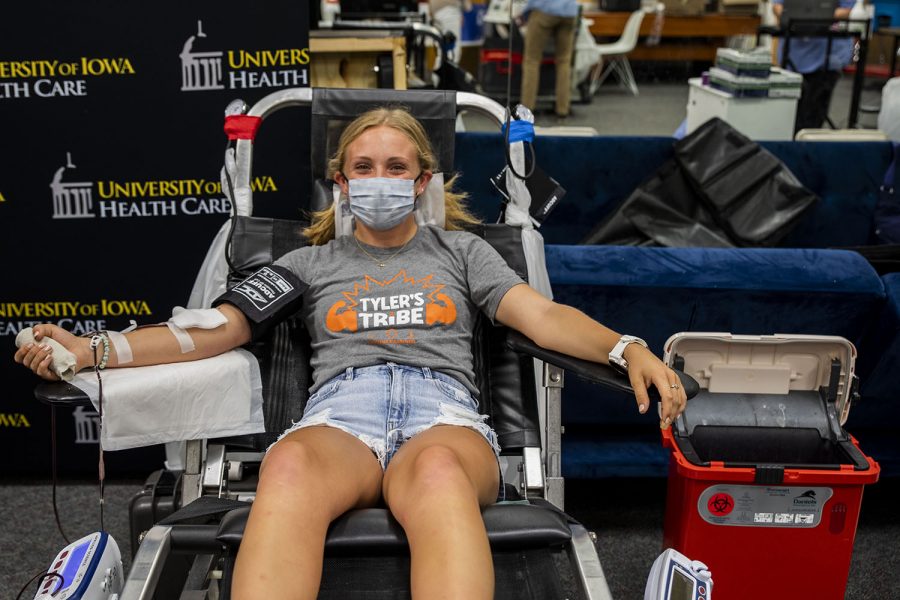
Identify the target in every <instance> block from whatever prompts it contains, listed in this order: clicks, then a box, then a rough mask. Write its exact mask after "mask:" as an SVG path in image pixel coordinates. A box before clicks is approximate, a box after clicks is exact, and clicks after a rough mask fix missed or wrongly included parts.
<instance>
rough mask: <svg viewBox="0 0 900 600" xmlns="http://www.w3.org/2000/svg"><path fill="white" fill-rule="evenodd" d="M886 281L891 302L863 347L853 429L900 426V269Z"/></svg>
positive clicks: (850, 425)
mask: <svg viewBox="0 0 900 600" xmlns="http://www.w3.org/2000/svg"><path fill="white" fill-rule="evenodd" d="M883 281H884V287H885V291H886V293H887V302H885V305H884V308H883V309H882V310H881V313H880V315H879V318H878V327H877V328H875V329H873V330H872V332H871V334H870V336H869V337H868V338H867V339H866V342H865V344H864V345H863V348H861V349H860V369H858V372H859V374H860V380H861V386H860V387H861V393H862V401H861V402H860V403H859V405H858V406H855V407H854V408H853V409H852V411H851V413H850V418H849V420H848V421H847V427H848V429H849V430H850V431H853V430H854V429H857V428H865V427H873V426H884V425H885V424H888V425H889V426H890V427H891V428H892V429H895V430H897V429H898V428H900V273H888V274H887V275H885V276H884V277H883ZM864 350H865V351H866V352H868V353H869V354H867V355H866V354H863V351H864Z"/></svg>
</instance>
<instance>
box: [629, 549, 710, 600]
mask: <svg viewBox="0 0 900 600" xmlns="http://www.w3.org/2000/svg"><path fill="white" fill-rule="evenodd" d="M712 586H713V580H712V575H711V574H710V572H709V568H708V567H707V566H706V565H705V564H703V563H702V562H700V561H699V560H691V559H689V558H688V557H687V556H685V555H684V554H682V553H681V552H678V551H677V550H673V549H672V548H669V549H667V550H666V551H665V552H663V553H662V554H660V555H659V556H658V557H657V558H656V560H655V561H654V562H653V568H651V569H650V577H649V578H648V579H647V587H646V588H645V589H644V600H710V598H711V597H712Z"/></svg>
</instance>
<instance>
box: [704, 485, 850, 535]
mask: <svg viewBox="0 0 900 600" xmlns="http://www.w3.org/2000/svg"><path fill="white" fill-rule="evenodd" d="M833 493H834V492H833V490H832V489H831V488H826V487H767V486H757V485H713V486H710V487H708V488H706V489H705V490H703V493H702V494H700V497H699V498H698V499H697V511H698V512H699V513H700V516H701V517H702V518H703V520H704V521H706V522H707V523H711V524H713V525H736V526H744V527H794V528H810V527H815V526H817V525H818V524H819V522H820V521H821V520H822V509H823V508H824V506H825V503H826V502H827V501H828V500H829V499H830V498H831V496H832V495H833Z"/></svg>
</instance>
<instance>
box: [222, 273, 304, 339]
mask: <svg viewBox="0 0 900 600" xmlns="http://www.w3.org/2000/svg"><path fill="white" fill-rule="evenodd" d="M308 287H309V284H307V283H305V282H303V281H301V280H300V278H299V277H297V276H296V275H294V274H293V273H292V272H291V271H290V270H289V269H287V268H285V267H282V266H278V265H269V266H267V267H263V268H261V269H259V270H258V271H256V272H255V273H253V274H252V275H250V276H249V277H247V278H246V279H244V280H243V281H241V282H240V283H238V284H237V285H235V286H234V287H233V288H231V289H230V290H228V291H227V292H225V293H224V294H222V295H221V296H219V297H218V298H216V299H215V300H214V301H213V303H212V305H213V306H218V305H220V304H222V303H223V302H227V303H228V304H232V305H234V306H235V307H236V308H237V309H238V310H240V311H241V312H242V313H244V316H245V317H247V321H248V322H249V324H250V329H251V332H252V339H253V340H254V341H256V340H258V339H259V338H260V337H262V336H263V335H265V333H266V332H268V331H269V329H271V328H272V327H274V326H275V325H277V324H278V323H280V322H281V321H283V320H284V319H286V318H287V317H289V316H291V315H292V314H294V313H295V312H297V310H298V309H299V308H300V304H301V303H302V301H303V292H305V291H306V289H307V288H308Z"/></svg>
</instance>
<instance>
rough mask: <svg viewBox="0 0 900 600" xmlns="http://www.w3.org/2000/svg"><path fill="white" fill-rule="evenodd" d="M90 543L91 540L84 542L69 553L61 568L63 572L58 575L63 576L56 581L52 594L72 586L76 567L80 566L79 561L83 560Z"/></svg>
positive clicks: (76, 570)
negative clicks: (67, 559) (64, 564)
mask: <svg viewBox="0 0 900 600" xmlns="http://www.w3.org/2000/svg"><path fill="white" fill-rule="evenodd" d="M91 541H92V540H91V539H87V540H85V541H84V542H82V543H81V544H78V545H77V546H75V548H73V549H72V551H71V552H70V553H69V561H68V562H67V563H66V566H65V567H64V568H63V572H62V573H60V575H62V576H63V580H62V581H60V580H57V581H59V583H57V584H56V588H55V589H54V590H53V593H54V594H55V593H56V592H58V591H59V590H60V589H68V588H69V586H70V585H72V581H73V580H74V579H75V574H76V573H78V567H80V566H81V561H82V560H83V559H84V555H85V553H86V552H87V551H88V548H90V546H91Z"/></svg>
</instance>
